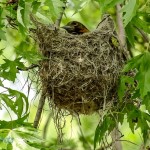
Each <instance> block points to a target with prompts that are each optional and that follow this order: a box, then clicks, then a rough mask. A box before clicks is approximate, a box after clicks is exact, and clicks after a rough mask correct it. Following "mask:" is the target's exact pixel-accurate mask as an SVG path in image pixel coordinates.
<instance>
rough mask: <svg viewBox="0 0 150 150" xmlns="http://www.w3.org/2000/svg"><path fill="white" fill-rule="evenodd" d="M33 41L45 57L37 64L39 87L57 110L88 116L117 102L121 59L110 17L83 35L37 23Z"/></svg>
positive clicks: (122, 59)
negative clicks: (38, 67)
mask: <svg viewBox="0 0 150 150" xmlns="http://www.w3.org/2000/svg"><path fill="white" fill-rule="evenodd" d="M36 40H38V44H39V47H40V51H41V53H42V54H43V56H44V57H45V59H43V60H42V61H41V62H40V77H41V81H42V85H43V88H44V90H46V93H47V97H48V99H49V101H50V102H51V103H54V104H55V106H56V107H57V108H60V109H65V110H68V111H69V112H70V113H74V112H75V113H79V114H90V113H93V112H96V111H97V110H100V109H103V108H104V107H106V106H107V104H110V103H114V102H115V101H117V99H118V97H117V92H116V91H117V84H118V83H117V82H118V77H119V75H120V71H121V68H122V66H123V64H124V56H123V51H122V49H121V47H120V45H119V41H118V39H117V35H116V32H115V28H114V23H113V21H112V19H111V17H108V16H107V17H105V18H104V19H103V21H102V22H101V23H100V24H99V25H98V27H97V29H96V30H94V31H93V32H90V33H85V34H83V35H71V34H69V33H67V32H65V31H64V30H58V31H54V30H52V29H51V28H50V27H48V26H45V25H42V24H38V25H37V29H36Z"/></svg>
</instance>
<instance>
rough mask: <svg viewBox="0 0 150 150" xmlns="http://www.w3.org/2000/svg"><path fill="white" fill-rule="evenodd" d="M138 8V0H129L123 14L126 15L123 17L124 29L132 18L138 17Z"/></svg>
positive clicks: (122, 10)
mask: <svg viewBox="0 0 150 150" xmlns="http://www.w3.org/2000/svg"><path fill="white" fill-rule="evenodd" d="M137 6H138V0H129V1H128V3H127V4H126V5H125V6H123V8H122V9H121V12H123V13H125V14H124V15H123V23H124V27H126V26H127V24H128V23H129V22H130V21H131V20H132V18H133V17H134V16H135V15H136V11H137Z"/></svg>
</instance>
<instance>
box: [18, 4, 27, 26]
mask: <svg viewBox="0 0 150 150" xmlns="http://www.w3.org/2000/svg"><path fill="white" fill-rule="evenodd" d="M23 17H24V7H22V6H21V5H18V9H17V20H18V22H19V23H20V24H21V25H22V26H23V27H25V24H24V20H23Z"/></svg>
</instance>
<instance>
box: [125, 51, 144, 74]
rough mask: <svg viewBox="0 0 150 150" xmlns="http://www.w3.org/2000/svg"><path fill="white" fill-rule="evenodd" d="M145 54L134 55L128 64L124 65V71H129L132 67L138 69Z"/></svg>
mask: <svg viewBox="0 0 150 150" xmlns="http://www.w3.org/2000/svg"><path fill="white" fill-rule="evenodd" d="M143 55H144V54H140V55H138V56H135V57H133V58H132V59H130V60H129V61H128V62H127V64H126V65H125V66H124V68H123V70H122V71H123V72H128V71H129V70H132V69H135V68H136V69H138V68H139V66H140V64H141V61H142V59H143Z"/></svg>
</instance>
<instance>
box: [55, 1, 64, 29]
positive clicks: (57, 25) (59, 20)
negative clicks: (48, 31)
mask: <svg viewBox="0 0 150 150" xmlns="http://www.w3.org/2000/svg"><path fill="white" fill-rule="evenodd" d="M66 3H67V0H65V1H64V7H62V12H61V13H60V15H59V17H58V19H57V20H56V22H55V27H56V28H59V27H60V23H61V20H62V17H63V14H64V11H65V9H66Z"/></svg>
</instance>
